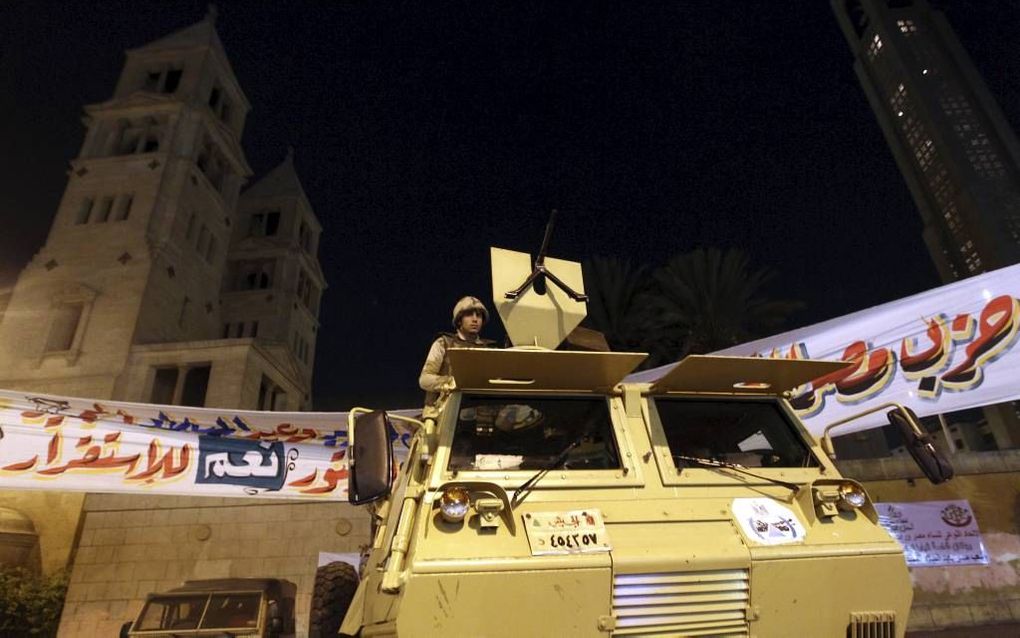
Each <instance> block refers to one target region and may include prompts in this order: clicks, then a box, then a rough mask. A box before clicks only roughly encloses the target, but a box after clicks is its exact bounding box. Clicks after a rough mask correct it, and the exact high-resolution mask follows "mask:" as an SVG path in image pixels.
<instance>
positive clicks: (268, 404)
mask: <svg viewBox="0 0 1020 638" xmlns="http://www.w3.org/2000/svg"><path fill="white" fill-rule="evenodd" d="M286 406H287V393H286V392H284V391H283V390H282V389H281V388H280V387H279V386H277V385H276V384H275V383H273V381H272V379H270V378H269V377H267V376H266V375H262V381H261V383H259V400H258V408H257V409H259V410H282V409H285V408H286Z"/></svg>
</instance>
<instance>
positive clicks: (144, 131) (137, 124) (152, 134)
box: [108, 116, 167, 155]
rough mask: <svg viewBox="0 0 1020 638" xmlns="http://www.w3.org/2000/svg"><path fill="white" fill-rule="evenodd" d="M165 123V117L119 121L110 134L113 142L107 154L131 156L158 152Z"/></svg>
mask: <svg viewBox="0 0 1020 638" xmlns="http://www.w3.org/2000/svg"><path fill="white" fill-rule="evenodd" d="M166 122H167V120H166V118H165V117H152V116H149V117H145V118H136V119H135V120H121V121H120V122H119V123H118V125H117V128H116V130H114V131H113V133H112V136H111V137H112V140H113V142H112V144H111V146H110V148H109V153H108V154H109V155H133V154H136V153H154V152H156V151H158V150H159V147H160V141H161V140H162V137H163V131H164V130H165V129H166Z"/></svg>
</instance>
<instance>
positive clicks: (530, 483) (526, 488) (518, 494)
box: [510, 431, 588, 512]
mask: <svg viewBox="0 0 1020 638" xmlns="http://www.w3.org/2000/svg"><path fill="white" fill-rule="evenodd" d="M586 436H588V432H587V431H585V432H581V435H580V436H578V437H577V438H576V439H574V440H573V441H571V442H570V445H568V446H567V447H565V448H563V451H562V452H560V453H559V454H558V455H557V456H556V458H555V459H553V462H552V463H550V464H549V467H546V468H543V469H541V470H539V471H538V472H536V473H535V474H534V475H533V476H532V477H531V478H529V479H528V480H527V481H524V483H523V484H522V485H521V486H520V487H518V488H517V489H516V490H515V491H514V497H513V499H511V500H510V511H511V512H512V511H513V510H515V509H516V508H517V506H518V505H520V504H521V503H523V502H524V499H526V498H527V497H528V494H530V493H531V488H532V487H534V486H535V484H536V483H538V482H539V481H540V480H541V479H542V477H543V476H545V475H546V474H548V473H549V472H552V471H553V470H555V469H558V468H559V467H560V466H561V465H563V463H565V462H566V460H567V457H568V456H570V451H571V450H573V449H574V448H575V447H577V446H578V445H581V441H583V440H584V437H586Z"/></svg>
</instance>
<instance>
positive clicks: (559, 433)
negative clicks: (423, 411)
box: [449, 395, 620, 471]
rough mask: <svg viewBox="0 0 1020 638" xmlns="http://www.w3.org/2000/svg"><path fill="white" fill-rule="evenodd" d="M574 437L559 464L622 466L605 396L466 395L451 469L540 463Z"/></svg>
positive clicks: (566, 466)
mask: <svg viewBox="0 0 1020 638" xmlns="http://www.w3.org/2000/svg"><path fill="white" fill-rule="evenodd" d="M575 442H576V445H574V446H573V447H572V448H571V450H570V451H569V452H568V453H567V457H566V460H565V462H564V463H563V464H562V466H561V467H563V468H564V469H566V470H572V469H574V470H578V469H581V470H592V469H595V470H601V469H614V468H619V467H620V455H619V453H618V451H617V450H618V448H617V445H616V440H615V438H614V437H613V426H612V419H611V417H610V413H609V402H608V401H607V400H606V398H605V397H603V396H594V397H576V398H575V397H555V398H548V397H528V396H519V395H515V396H512V397H507V396H504V397H486V396H471V395H465V396H464V398H463V399H462V400H461V405H460V411H459V413H458V415H457V429H456V431H455V433H454V435H453V446H452V450H451V453H450V464H449V469H450V470H464V471H469V470H481V471H485V470H492V471H498V470H504V471H505V470H532V469H542V468H546V467H549V465H550V464H552V462H553V461H555V460H556V458H557V457H558V456H559V455H560V454H561V453H562V452H563V451H564V450H565V449H567V447H569V446H571V445H572V444H574V443H575Z"/></svg>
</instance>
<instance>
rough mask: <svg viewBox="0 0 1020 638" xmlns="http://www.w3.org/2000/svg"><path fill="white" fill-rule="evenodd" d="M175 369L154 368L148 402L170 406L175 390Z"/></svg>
mask: <svg viewBox="0 0 1020 638" xmlns="http://www.w3.org/2000/svg"><path fill="white" fill-rule="evenodd" d="M177 377H178V371H177V368H156V374H155V376H154V377H153V380H152V392H151V393H150V394H149V397H150V398H149V400H150V401H151V402H152V403H155V404H157V405H171V404H173V402H174V394H175V392H176V390H177Z"/></svg>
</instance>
